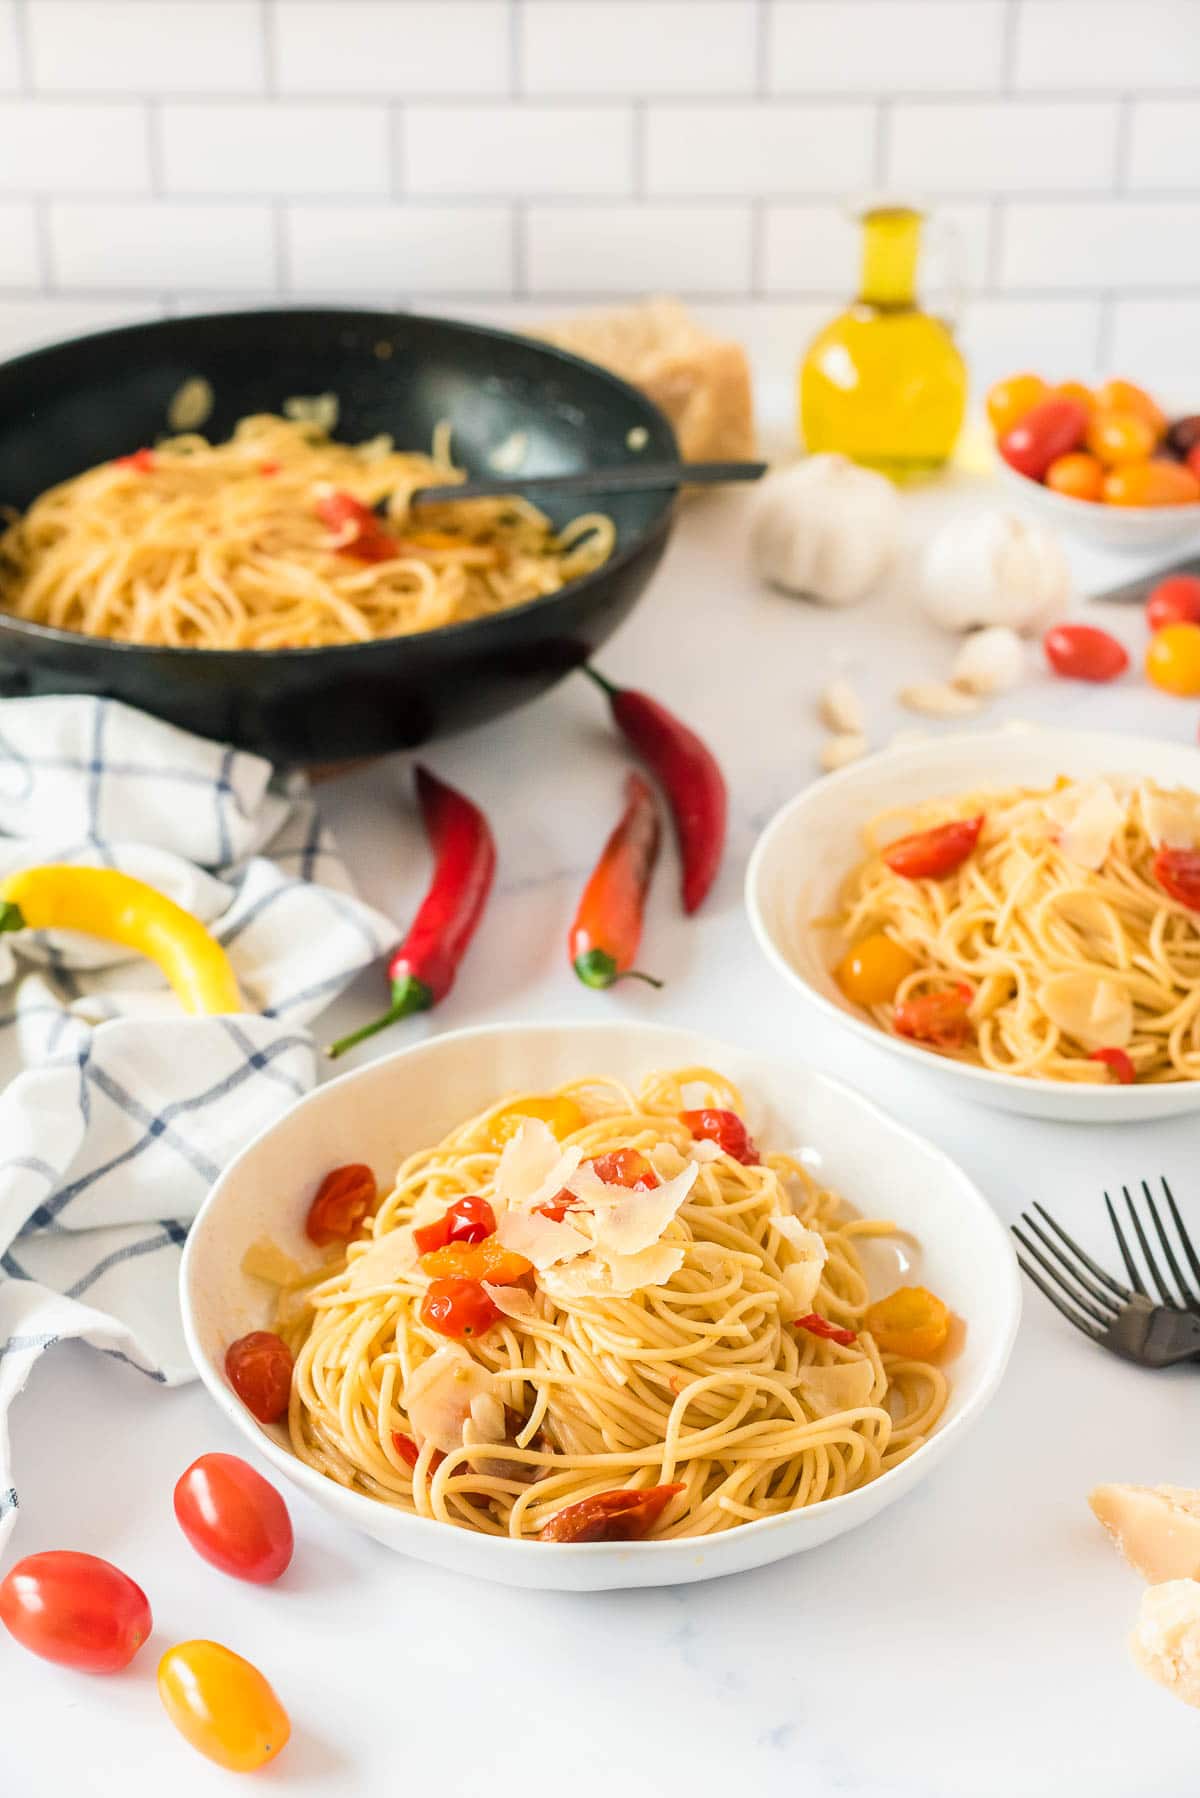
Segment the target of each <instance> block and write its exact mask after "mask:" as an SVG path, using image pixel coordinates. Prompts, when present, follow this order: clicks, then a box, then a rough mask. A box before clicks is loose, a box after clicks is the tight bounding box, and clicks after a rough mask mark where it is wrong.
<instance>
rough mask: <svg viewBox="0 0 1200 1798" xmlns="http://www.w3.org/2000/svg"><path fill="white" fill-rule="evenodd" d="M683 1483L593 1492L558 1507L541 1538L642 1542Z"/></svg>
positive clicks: (557, 1540)
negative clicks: (630, 1489) (564, 1506)
mask: <svg viewBox="0 0 1200 1798" xmlns="http://www.w3.org/2000/svg"><path fill="white" fill-rule="evenodd" d="M682 1491H683V1487H682V1486H681V1485H677V1486H651V1487H650V1489H649V1490H648V1491H646V1492H630V1491H628V1490H624V1489H622V1490H618V1491H615V1492H594V1493H593V1494H592V1496H591V1498H581V1499H580V1500H579V1503H578V1504H575V1505H567V1506H566V1508H565V1509H564V1510H562V1511H558V1512H556V1513H555V1515H554V1516H553V1517H552V1518H551V1519H550V1521H549V1523H547V1524H545V1525H544V1526H543V1527H542V1529H541V1530H540V1531H539V1532H538V1541H539V1542H640V1541H641V1540H642V1538H643V1537H644V1536H648V1535H649V1534H650V1531H651V1530H652V1529H653V1528H654V1525H655V1524H656V1523H657V1522H658V1520H659V1518H660V1517H661V1516H662V1514H663V1512H664V1511H665V1510H666V1508H667V1506H668V1505H669V1504H670V1502H671V1500H672V1499H673V1498H674V1497H675V1494H676V1493H677V1492H682Z"/></svg>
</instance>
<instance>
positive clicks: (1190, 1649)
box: [1129, 1579, 1200, 1709]
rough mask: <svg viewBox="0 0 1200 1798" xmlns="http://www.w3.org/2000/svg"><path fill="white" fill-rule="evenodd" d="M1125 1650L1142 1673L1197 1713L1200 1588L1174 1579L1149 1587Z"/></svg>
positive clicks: (1198, 1700) (1190, 1581)
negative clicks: (1129, 1653) (1192, 1706)
mask: <svg viewBox="0 0 1200 1798" xmlns="http://www.w3.org/2000/svg"><path fill="white" fill-rule="evenodd" d="M1129 1648H1130V1652H1131V1654H1132V1655H1133V1658H1134V1660H1135V1661H1136V1662H1137V1665H1138V1666H1139V1667H1140V1668H1141V1670H1142V1672H1143V1673H1148V1674H1149V1676H1150V1678H1151V1679H1153V1680H1157V1681H1158V1683H1159V1685H1160V1686H1165V1687H1166V1689H1167V1691H1168V1692H1170V1693H1171V1695H1172V1697H1173V1698H1182V1700H1183V1702H1184V1704H1193V1705H1195V1706H1196V1707H1197V1708H1198V1709H1200V1585H1197V1584H1196V1581H1195V1580H1190V1579H1174V1580H1168V1581H1167V1582H1166V1584H1165V1585H1161V1586H1149V1587H1148V1588H1147V1589H1146V1591H1145V1592H1144V1593H1143V1594H1142V1603H1141V1608H1140V1610H1139V1611H1138V1617H1137V1622H1136V1623H1135V1624H1134V1626H1133V1634H1132V1635H1131V1636H1130V1638H1129Z"/></svg>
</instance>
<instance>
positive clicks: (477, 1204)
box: [413, 1192, 496, 1255]
mask: <svg viewBox="0 0 1200 1798" xmlns="http://www.w3.org/2000/svg"><path fill="white" fill-rule="evenodd" d="M495 1230H496V1213H495V1212H494V1211H493V1210H492V1208H491V1206H490V1205H489V1204H488V1202H487V1200H486V1199H482V1198H480V1196H479V1194H478V1193H474V1192H472V1193H467V1194H466V1195H465V1196H464V1197H463V1198H461V1199H455V1201H454V1203H453V1204H452V1205H450V1206H448V1207H447V1208H446V1210H445V1211H444V1212H443V1213H442V1215H441V1217H439V1218H436V1219H435V1220H434V1222H433V1223H431V1224H422V1225H421V1228H420V1229H419V1230H414V1231H413V1241H414V1242H415V1243H416V1245H417V1253H418V1254H419V1255H431V1254H432V1253H433V1251H434V1249H444V1248H445V1246H446V1244H447V1243H448V1242H483V1241H484V1239H485V1238H486V1237H488V1236H492V1235H494V1234H495Z"/></svg>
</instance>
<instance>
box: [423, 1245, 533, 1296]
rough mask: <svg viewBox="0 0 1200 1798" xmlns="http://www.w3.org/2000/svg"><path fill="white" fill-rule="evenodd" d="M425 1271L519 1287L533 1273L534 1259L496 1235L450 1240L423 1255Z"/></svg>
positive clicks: (442, 1276)
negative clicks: (475, 1239) (504, 1242)
mask: <svg viewBox="0 0 1200 1798" xmlns="http://www.w3.org/2000/svg"><path fill="white" fill-rule="evenodd" d="M421 1270H422V1272H423V1273H426V1274H428V1275H429V1277H430V1279H431V1280H472V1281H473V1280H480V1281H482V1280H487V1281H488V1282H489V1284H490V1285H492V1286H515V1285H516V1284H517V1282H518V1281H519V1280H523V1279H525V1277H526V1275H528V1274H531V1273H532V1272H533V1262H532V1261H527V1260H526V1259H525V1257H524V1255H518V1254H517V1252H516V1250H515V1249H506V1248H505V1247H504V1244H503V1243H502V1242H501V1241H500V1239H499V1238H498V1237H496V1236H488V1237H486V1238H485V1239H484V1241H483V1242H448V1243H446V1245H445V1247H444V1248H440V1249H434V1250H433V1251H432V1253H431V1254H428V1255H422V1256H421Z"/></svg>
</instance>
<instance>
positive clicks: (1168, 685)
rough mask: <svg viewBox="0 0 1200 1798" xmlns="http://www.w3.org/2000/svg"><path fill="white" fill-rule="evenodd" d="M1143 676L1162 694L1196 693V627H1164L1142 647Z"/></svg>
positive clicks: (1199, 668) (1199, 686)
mask: <svg viewBox="0 0 1200 1798" xmlns="http://www.w3.org/2000/svg"><path fill="white" fill-rule="evenodd" d="M1146 674H1147V676H1148V678H1149V679H1150V680H1151V681H1152V682H1153V684H1154V685H1155V686H1156V687H1161V688H1162V690H1163V692H1164V693H1177V694H1178V695H1179V696H1180V698H1181V699H1194V698H1195V696H1196V694H1197V693H1200V624H1166V625H1164V626H1163V628H1162V630H1160V631H1155V633H1154V635H1153V636H1152V637H1151V639H1150V641H1149V643H1148V644H1147V645H1146Z"/></svg>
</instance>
